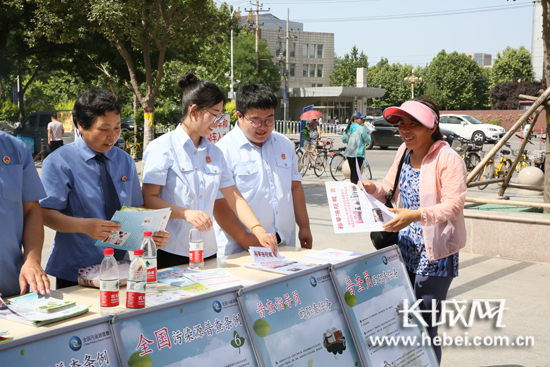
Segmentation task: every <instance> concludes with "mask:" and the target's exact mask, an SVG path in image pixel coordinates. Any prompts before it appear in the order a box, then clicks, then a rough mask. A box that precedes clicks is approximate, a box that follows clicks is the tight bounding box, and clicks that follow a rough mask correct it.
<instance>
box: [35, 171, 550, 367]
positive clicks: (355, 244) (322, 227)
mask: <svg viewBox="0 0 550 367" xmlns="http://www.w3.org/2000/svg"><path fill="white" fill-rule="evenodd" d="M137 167H138V172H141V164H140V162H138V163H137ZM373 174H374V172H373ZM331 179H332V178H331V177H330V174H329V175H328V176H322V177H321V178H317V177H315V175H313V173H308V174H307V175H306V176H305V177H304V180H303V185H304V191H305V195H306V203H307V209H308V213H309V217H310V222H311V230H312V233H313V246H314V249H319V250H321V249H325V248H337V249H343V250H348V251H356V252H363V253H369V252H372V251H374V250H375V249H374V247H373V246H372V244H371V241H370V237H369V236H368V234H342V235H336V234H334V230H333V226H332V222H331V219H330V212H329V209H328V203H327V198H326V194H325V185H324V181H325V180H331ZM488 230H489V229H488ZM45 232H46V237H45V241H44V249H43V252H42V265H43V266H45V265H46V262H47V259H48V255H49V253H50V250H51V244H52V242H53V237H54V232H53V231H52V230H50V229H48V228H46V230H45ZM541 241H548V239H541ZM517 242H518V246H521V239H520V238H518V239H517ZM50 279H51V278H50ZM53 284H54V283H52V285H53ZM453 298H454V299H456V300H457V301H461V300H466V301H468V304H470V301H472V300H475V299H497V300H500V299H504V300H505V301H506V303H505V307H506V310H505V311H504V317H503V320H502V323H503V324H504V325H506V327H504V328H494V327H493V326H492V325H493V322H492V321H490V320H476V321H475V322H474V323H473V327H471V328H463V327H461V326H458V325H460V323H459V324H457V326H455V327H454V328H447V327H440V328H439V334H440V335H443V333H447V335H452V336H458V335H463V334H465V333H467V335H468V336H469V338H473V337H475V336H480V337H485V336H495V335H498V336H507V337H509V338H510V339H513V338H515V337H517V336H532V337H533V338H534V346H532V347H512V346H509V347H457V346H455V347H443V360H442V366H444V367H450V366H492V367H497V366H501V367H504V366H506V367H519V366H550V328H548V326H547V325H548V324H549V322H548V316H547V311H548V310H549V306H548V302H549V301H550V264H547V263H537V262H528V261H517V260H510V259H505V258H499V257H489V256H482V255H474V254H470V253H461V255H460V267H459V277H458V278H456V279H455V280H454V281H453V283H452V284H451V288H450V291H449V295H448V299H453ZM467 311H468V312H466V315H465V316H466V317H467V316H468V315H469V307H467Z"/></svg>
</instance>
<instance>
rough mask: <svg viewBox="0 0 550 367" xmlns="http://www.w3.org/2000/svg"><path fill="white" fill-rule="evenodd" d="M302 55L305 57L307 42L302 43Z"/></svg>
mask: <svg viewBox="0 0 550 367" xmlns="http://www.w3.org/2000/svg"><path fill="white" fill-rule="evenodd" d="M302 57H307V44H304V45H303V48H302Z"/></svg>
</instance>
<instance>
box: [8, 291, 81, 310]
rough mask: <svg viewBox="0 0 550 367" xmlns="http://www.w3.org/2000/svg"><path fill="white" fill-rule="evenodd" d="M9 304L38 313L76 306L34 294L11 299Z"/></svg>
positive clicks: (47, 295) (73, 303)
mask: <svg viewBox="0 0 550 367" xmlns="http://www.w3.org/2000/svg"><path fill="white" fill-rule="evenodd" d="M10 302H11V304H16V305H18V306H21V307H25V308H27V309H31V310H33V311H38V312H40V313H55V312H59V311H62V310H65V309H67V308H71V307H74V306H76V303H75V302H73V301H64V300H62V299H59V298H55V297H52V296H50V295H49V294H46V295H43V294H36V293H28V294H25V295H23V296H19V297H15V298H12V299H10ZM8 307H9V306H8Z"/></svg>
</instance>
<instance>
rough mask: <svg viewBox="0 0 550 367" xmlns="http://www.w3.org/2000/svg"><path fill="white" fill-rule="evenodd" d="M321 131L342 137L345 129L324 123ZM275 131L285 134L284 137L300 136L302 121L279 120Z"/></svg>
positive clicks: (342, 125) (341, 126)
mask: <svg viewBox="0 0 550 367" xmlns="http://www.w3.org/2000/svg"><path fill="white" fill-rule="evenodd" d="M320 128H321V131H322V132H323V133H324V134H338V135H340V134H341V133H342V130H343V128H345V125H344V124H340V125H336V124H326V123H323V124H321V125H320ZM274 130H275V131H277V132H278V133H281V134H284V135H290V134H299V133H300V121H283V120H277V121H275V129H274Z"/></svg>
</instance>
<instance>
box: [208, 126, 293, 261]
mask: <svg viewBox="0 0 550 367" xmlns="http://www.w3.org/2000/svg"><path fill="white" fill-rule="evenodd" d="M216 146H217V147H219V148H220V149H221V150H222V152H223V154H224V156H225V159H226V161H227V164H228V166H229V168H230V169H231V171H232V173H233V178H234V180H235V185H236V186H237V189H239V191H240V192H241V194H242V195H243V197H244V198H245V199H246V201H247V202H248V205H250V207H251V208H252V211H253V212H254V214H255V215H256V217H257V218H258V220H259V221H260V223H261V224H262V226H263V227H264V229H265V230H266V231H267V232H268V233H276V232H277V233H279V236H280V237H281V245H288V246H296V219H295V216H294V203H293V201H292V181H300V182H301V181H302V176H301V175H300V173H299V172H298V158H297V157H296V152H295V151H294V144H293V143H292V142H291V141H290V140H288V139H287V138H286V137H285V136H284V135H281V134H279V133H276V132H272V133H271V135H270V136H269V137H268V138H267V140H266V141H265V142H264V143H263V145H262V146H261V147H259V146H257V145H255V144H252V143H251V142H250V141H249V140H248V139H247V138H246V136H245V135H244V133H243V132H242V130H241V129H240V128H239V126H238V125H237V126H235V128H234V129H233V130H231V132H230V133H229V134H227V135H226V136H224V137H223V138H222V139H221V140H220V141H219V142H218V143H217V144H216ZM222 197H223V196H222V195H221V194H220V193H219V194H218V199H219V198H222ZM214 229H215V231H216V241H217V242H218V251H219V253H220V254H222V255H230V254H236V253H239V252H243V251H244V249H243V248H242V247H241V246H240V245H239V244H238V243H237V242H236V241H235V240H233V238H231V237H230V236H229V235H227V234H226V233H225V232H223V231H222V230H221V228H220V226H219V225H218V223H216V222H214Z"/></svg>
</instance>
